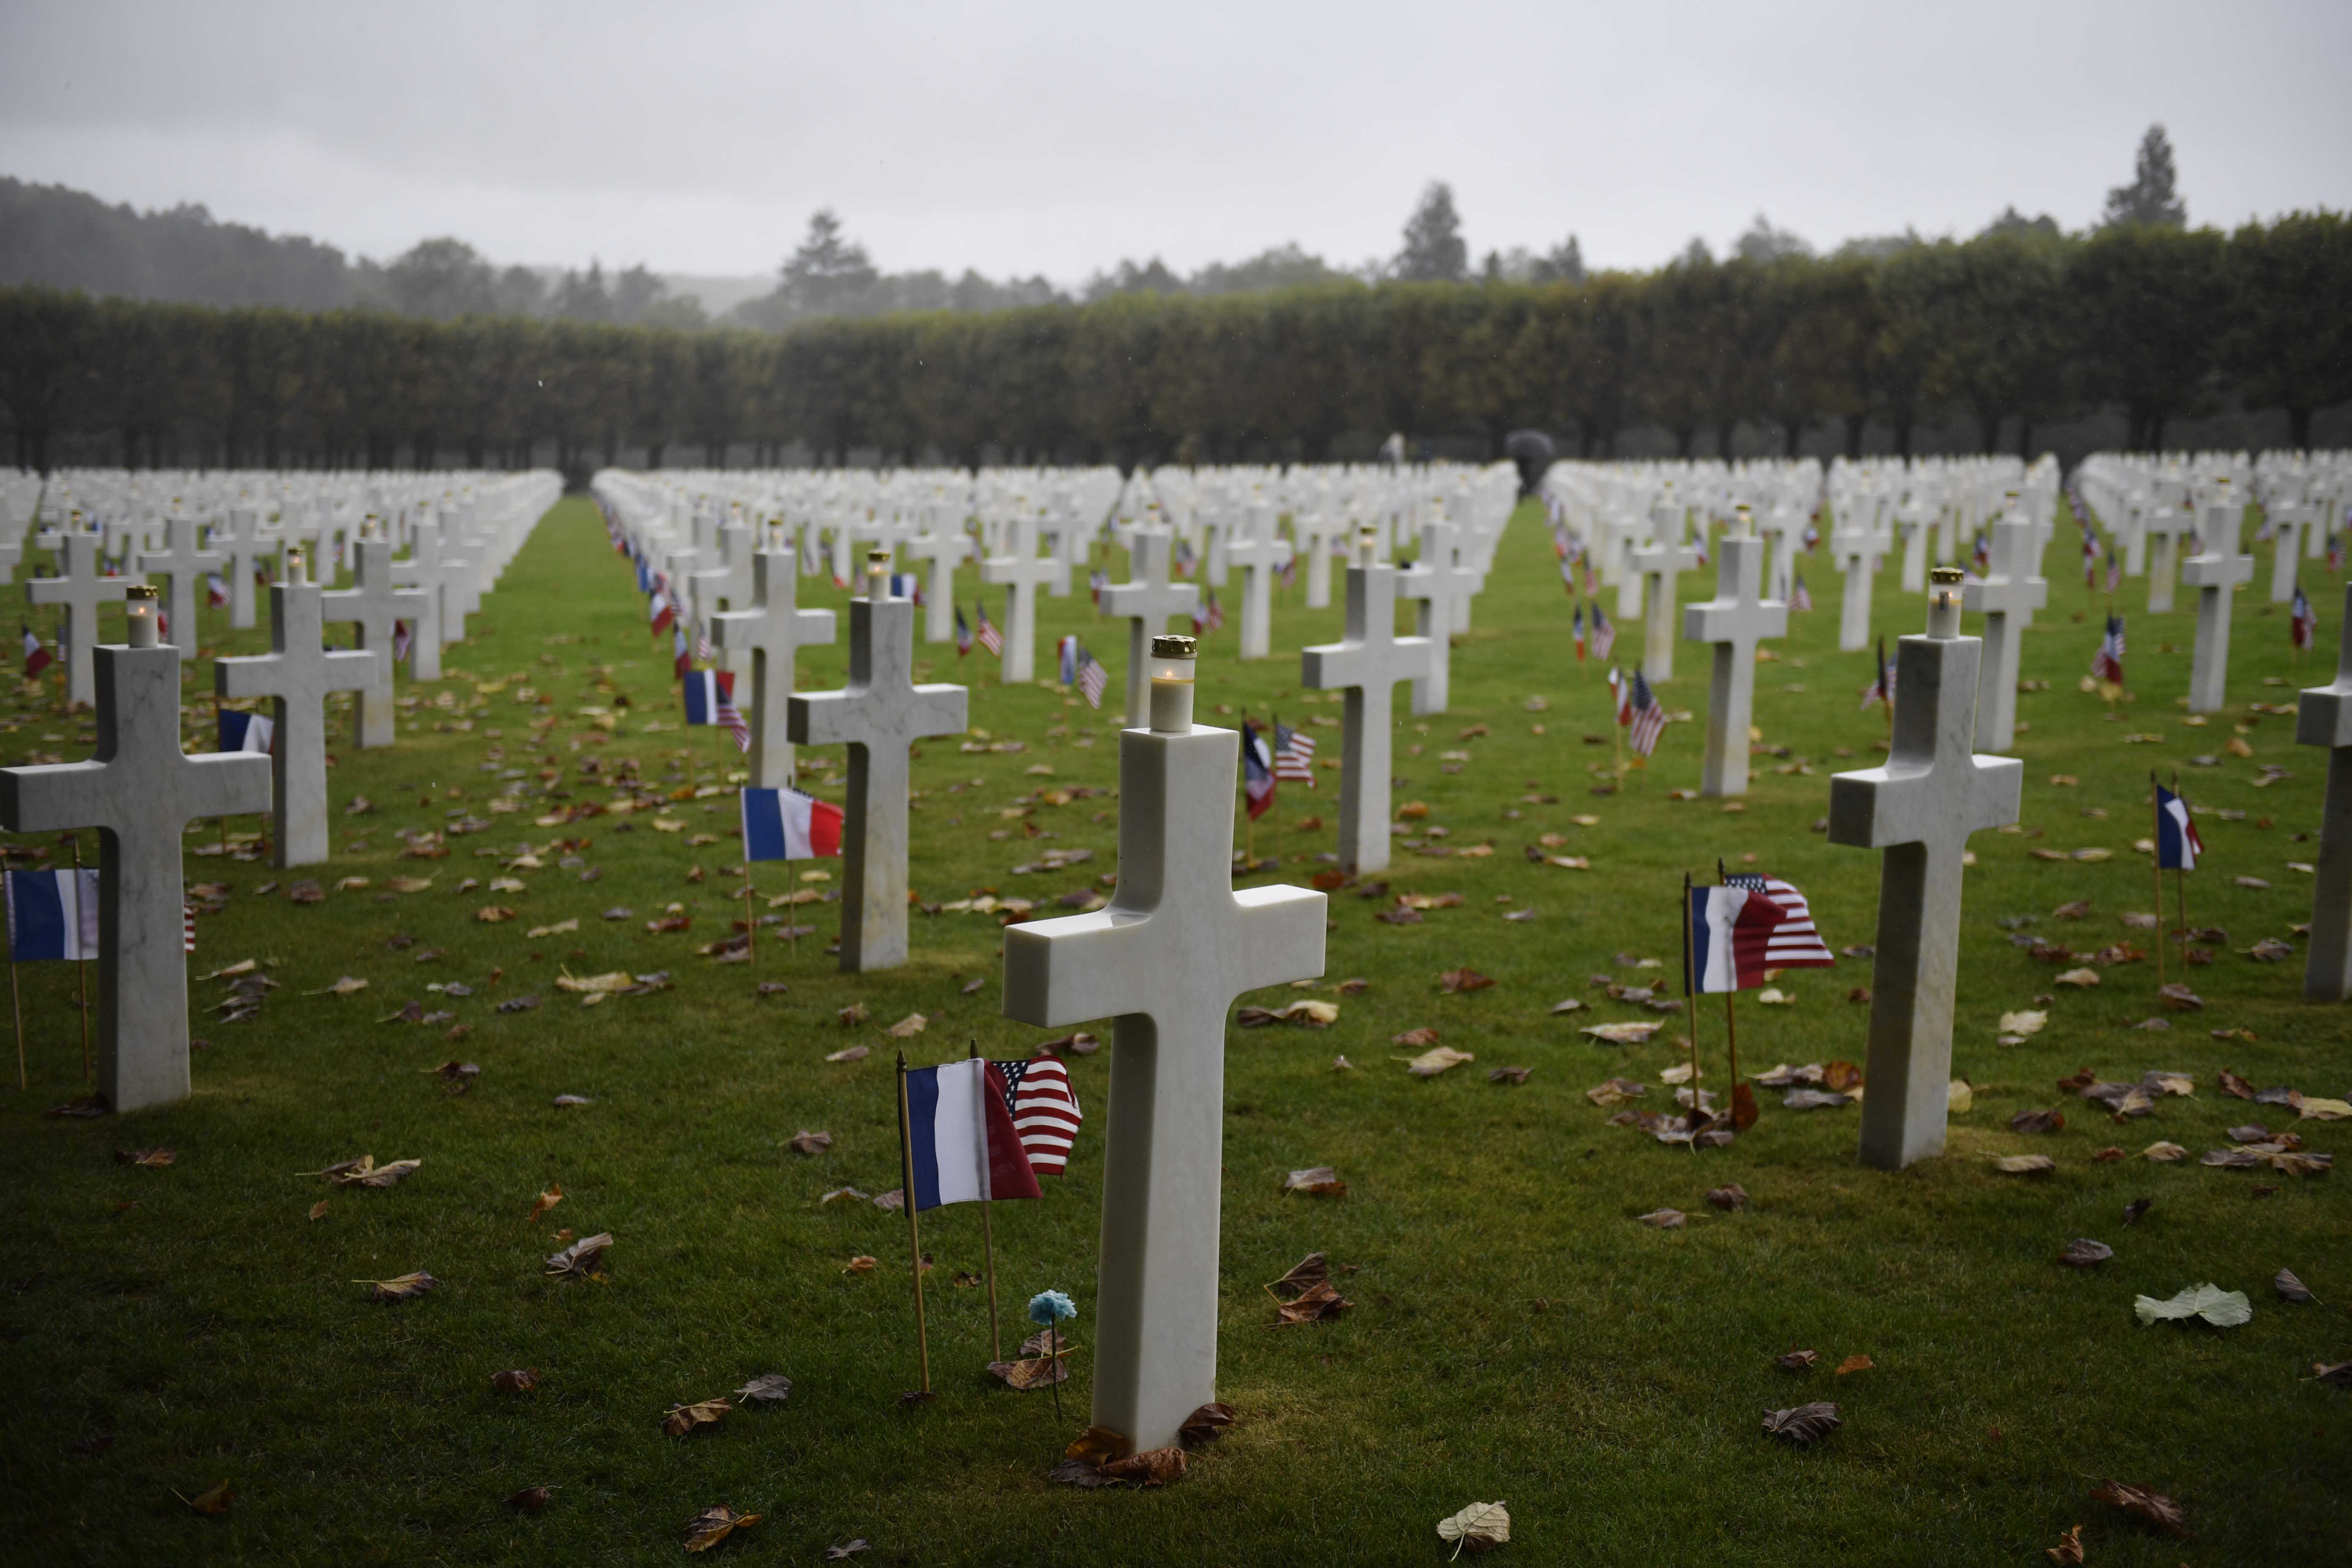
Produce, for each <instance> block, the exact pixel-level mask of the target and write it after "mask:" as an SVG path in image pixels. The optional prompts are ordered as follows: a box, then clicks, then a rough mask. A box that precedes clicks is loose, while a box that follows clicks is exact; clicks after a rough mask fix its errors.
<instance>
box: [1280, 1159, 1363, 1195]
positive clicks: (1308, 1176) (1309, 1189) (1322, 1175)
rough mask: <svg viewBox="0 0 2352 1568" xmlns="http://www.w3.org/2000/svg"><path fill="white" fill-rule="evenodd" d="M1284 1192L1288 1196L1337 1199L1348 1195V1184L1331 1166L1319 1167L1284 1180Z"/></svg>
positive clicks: (1299, 1172) (1290, 1175)
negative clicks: (1314, 1196)
mask: <svg viewBox="0 0 2352 1568" xmlns="http://www.w3.org/2000/svg"><path fill="white" fill-rule="evenodd" d="M1282 1190H1283V1192H1284V1193H1286V1194H1289V1193H1309V1194H1316V1195H1318V1196H1322V1195H1328V1196H1330V1197H1335V1198H1336V1197H1344V1196H1345V1195H1346V1194H1347V1191H1348V1184H1347V1183H1345V1182H1343V1181H1341V1180H1340V1179H1339V1172H1337V1171H1335V1170H1333V1169H1332V1168H1331V1167H1330V1166H1328V1165H1317V1166H1315V1167H1313V1168H1312V1169H1310V1170H1305V1171H1293V1172H1291V1173H1290V1174H1289V1175H1287V1176H1286V1177H1285V1178H1283V1183H1282Z"/></svg>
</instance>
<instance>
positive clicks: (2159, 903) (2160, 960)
mask: <svg viewBox="0 0 2352 1568" xmlns="http://www.w3.org/2000/svg"><path fill="white" fill-rule="evenodd" d="M2156 787H2157V786H2156V770H2155V769H2154V768H2150V769H2148V770H2147V805H2148V814H2149V816H2152V817H2154V818H2155V819H2156V838H2155V840H2154V842H2155V845H2156V853H2155V854H2153V855H2151V856H2149V857H2148V862H2149V864H2148V870H2149V872H2150V873H2151V874H2152V875H2154V877H2155V878H2156V988H2157V989H2158V991H2161V990H2163V989H2164V937H2165V931H2164V807H2163V806H2162V805H2160V804H2158V801H2157V798H2156Z"/></svg>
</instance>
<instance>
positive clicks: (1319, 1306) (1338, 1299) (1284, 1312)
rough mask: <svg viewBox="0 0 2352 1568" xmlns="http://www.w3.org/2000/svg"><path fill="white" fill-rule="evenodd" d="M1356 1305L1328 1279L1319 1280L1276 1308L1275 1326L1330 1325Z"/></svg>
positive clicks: (1278, 1304) (1281, 1302) (1279, 1303)
mask: <svg viewBox="0 0 2352 1568" xmlns="http://www.w3.org/2000/svg"><path fill="white" fill-rule="evenodd" d="M1354 1305H1355V1303H1354V1302H1353V1301H1350V1300H1348V1299H1347V1298H1346V1297H1345V1296H1342V1295H1340V1294H1339V1288H1338V1287H1337V1286H1335V1285H1333V1284H1332V1283H1331V1281H1329V1280H1328V1279H1318V1280H1317V1281H1316V1282H1315V1283H1313V1284H1311V1285H1309V1286H1307V1289H1304V1290H1302V1291H1300V1292H1299V1293H1298V1294H1297V1296H1296V1297H1294V1298H1293V1299H1291V1300H1287V1301H1279V1302H1277V1304H1276V1307H1275V1326H1276V1327H1277V1328H1286V1327H1289V1326H1291V1325H1293V1324H1297V1323H1328V1322H1329V1321H1332V1320H1333V1319H1335V1318H1337V1317H1339V1315H1340V1314H1341V1313H1343V1312H1345V1311H1347V1310H1348V1309H1349V1308H1350V1307H1352V1306H1354Z"/></svg>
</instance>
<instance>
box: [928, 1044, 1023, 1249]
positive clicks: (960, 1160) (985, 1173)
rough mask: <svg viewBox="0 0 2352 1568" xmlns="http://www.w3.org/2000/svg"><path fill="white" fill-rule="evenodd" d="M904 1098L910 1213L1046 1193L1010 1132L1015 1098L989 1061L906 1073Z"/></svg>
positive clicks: (1019, 1141) (1017, 1136)
mask: <svg viewBox="0 0 2352 1568" xmlns="http://www.w3.org/2000/svg"><path fill="white" fill-rule="evenodd" d="M903 1093H904V1096H905V1099H904V1100H903V1102H902V1103H903V1104H904V1106H905V1110H903V1112H902V1113H901V1116H902V1120H901V1122H900V1126H901V1129H902V1130H903V1131H904V1134H905V1138H906V1157H907V1169H908V1172H909V1173H912V1175H913V1178H914V1179H913V1181H912V1182H911V1183H910V1184H908V1188H907V1193H906V1198H907V1206H908V1208H910V1209H913V1210H915V1211H916V1212H918V1213H920V1212H921V1211H922V1210H924V1209H935V1208H937V1207H939V1206H940V1205H941V1204H968V1203H987V1202H990V1201H992V1200H993V1199H998V1198H1034V1197H1043V1196H1044V1195H1045V1194H1042V1193H1040V1192H1039V1191H1038V1190H1037V1177H1036V1173H1035V1172H1034V1169H1033V1168H1032V1166H1031V1165H1030V1163H1029V1156H1028V1153H1027V1151H1026V1150H1025V1149H1024V1147H1023V1142H1022V1139H1021V1136H1020V1134H1019V1132H1018V1131H1015V1129H1014V1127H1013V1098H1014V1097H1013V1095H1012V1094H1011V1093H1010V1092H1009V1091H1008V1090H1007V1089H1006V1086H1005V1083H1004V1079H1003V1075H1002V1074H1001V1073H1000V1072H999V1071H998V1068H997V1065H996V1064H995V1063H994V1062H991V1061H982V1060H981V1059H979V1058H972V1059H971V1060H969V1061H961V1062H944V1063H942V1064H940V1066H938V1067H935V1068H908V1069H907V1075H906V1078H905V1079H904V1086H903Z"/></svg>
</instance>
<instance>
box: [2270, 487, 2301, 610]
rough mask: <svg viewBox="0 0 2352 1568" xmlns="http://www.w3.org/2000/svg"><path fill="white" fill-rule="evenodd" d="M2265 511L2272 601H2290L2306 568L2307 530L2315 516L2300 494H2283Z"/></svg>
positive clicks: (2275, 603) (2280, 602)
mask: <svg viewBox="0 0 2352 1568" xmlns="http://www.w3.org/2000/svg"><path fill="white" fill-rule="evenodd" d="M2263 514H2264V515H2263V521H2266V522H2268V523H2269V524H2270V528H2271V603H2272V604H2273V605H2284V604H2289V603H2292V602H2293V601H2294V587H2295V583H2296V581H2297V576H2298V574H2300V573H2301V572H2302V570H2303V539H2304V531H2305V528H2306V527H2307V526H2308V525H2309V524H2310V522H2311V521H2312V516H2311V513H2310V511H2309V510H2306V509H2305V506H2304V504H2303V500H2302V498H2301V497H2299V496H2281V497H2279V498H2278V499H2277V500H2273V501H2272V502H2271V503H2270V504H2269V505H2268V506H2266V507H2264V508H2263Z"/></svg>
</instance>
